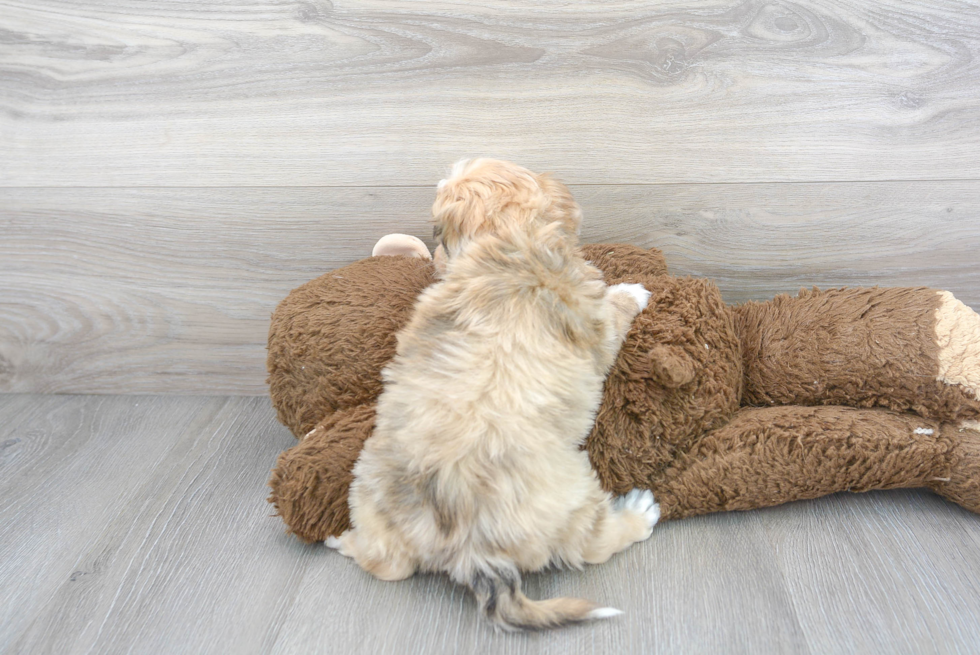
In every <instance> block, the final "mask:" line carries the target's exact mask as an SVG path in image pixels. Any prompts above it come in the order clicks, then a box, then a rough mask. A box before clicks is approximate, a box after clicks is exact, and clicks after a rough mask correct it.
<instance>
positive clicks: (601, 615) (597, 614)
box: [585, 607, 623, 621]
mask: <svg viewBox="0 0 980 655" xmlns="http://www.w3.org/2000/svg"><path fill="white" fill-rule="evenodd" d="M622 613H623V610H618V609H616V608H615V607H597V608H595V609H594V610H592V611H591V612H589V613H588V614H586V615H585V618H586V620H588V621H597V620H599V619H611V618H612V617H614V616H619V615H621V614H622Z"/></svg>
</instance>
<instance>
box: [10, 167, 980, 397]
mask: <svg viewBox="0 0 980 655" xmlns="http://www.w3.org/2000/svg"><path fill="white" fill-rule="evenodd" d="M573 191H574V192H575V194H576V195H577V197H578V198H579V199H580V201H581V203H582V205H583V207H584V209H585V212H586V223H585V226H584V229H583V240H584V241H586V242H615V241H620V242H628V243H635V244H638V245H643V246H646V247H658V248H661V249H662V250H663V251H664V252H665V254H666V256H667V261H668V264H669V265H670V266H671V269H672V271H673V272H674V273H675V274H678V275H696V276H703V277H709V278H713V279H715V280H716V281H717V282H718V284H719V286H720V288H721V289H722V293H723V294H724V296H725V298H726V300H727V301H728V302H733V303H734V302H742V301H745V300H748V299H766V298H770V297H772V295H774V294H775V293H778V292H791V293H795V291H796V290H798V289H799V288H800V287H809V286H811V285H814V284H816V285H820V286H824V287H826V286H839V285H851V286H861V285H868V286H869V285H873V284H877V285H882V286H888V285H896V286H901V285H920V284H924V285H929V286H933V287H937V288H946V289H950V290H951V291H953V293H954V294H956V295H957V296H958V297H959V298H960V299H961V300H963V301H964V302H966V303H967V304H969V305H971V306H972V307H974V308H977V309H980V262H978V260H977V257H976V253H977V252H980V182H915V183H910V182H876V183H835V184H824V183H819V184H759V185H754V184H750V185H742V184H738V185H723V184H722V185H702V184H695V185H653V186H631V185H619V186H576V187H573ZM433 195H434V191H433V189H432V188H380V187H367V188H339V189H334V188H327V189H322V188H247V189H222V188H215V189H196V188H184V189H151V188H140V189H101V188H96V189H4V190H0V206H2V207H3V208H4V210H3V212H0V233H2V234H3V235H4V238H3V239H0V279H3V281H4V283H3V285H0V391H8V392H9V391H15V392H58V393H79V392H85V393H229V394H255V395H262V394H265V393H266V386H265V382H264V380H265V343H266V335H267V332H268V320H269V316H270V315H271V313H272V311H273V309H274V308H275V306H276V304H277V303H278V302H279V301H280V300H281V299H282V298H283V297H285V296H286V294H287V293H288V292H289V290H290V289H292V288H295V287H296V286H299V285H300V284H302V283H303V282H305V281H307V280H309V279H311V278H314V277H316V276H318V275H321V274H322V273H324V272H326V271H328V270H330V269H332V268H336V267H339V266H342V265H345V264H347V263H350V262H351V261H354V260H356V259H360V258H362V257H365V256H367V255H368V254H370V250H371V247H372V245H373V244H374V242H375V241H376V240H377V238H378V237H380V236H381V235H383V234H386V233H388V232H395V231H401V232H408V233H414V234H418V235H419V236H422V237H425V238H426V239H428V237H429V235H431V228H430V227H429V225H428V215H429V206H430V204H431V201H432V198H433ZM430 245H431V244H430Z"/></svg>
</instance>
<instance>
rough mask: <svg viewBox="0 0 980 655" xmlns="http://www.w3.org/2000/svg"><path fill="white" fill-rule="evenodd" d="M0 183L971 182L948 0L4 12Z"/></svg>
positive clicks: (973, 37) (12, 7) (968, 81)
mask: <svg viewBox="0 0 980 655" xmlns="http://www.w3.org/2000/svg"><path fill="white" fill-rule="evenodd" d="M0 15H2V16H3V17H4V18H3V44H4V47H3V49H2V51H0V151H2V152H3V153H4V156H3V157H2V158H0V184H3V185H6V186H65V185H72V186H106V185H115V186H132V185H165V186H195V185H334V186H337V185H339V186H344V185H405V184H431V183H433V182H435V181H436V180H438V179H439V178H440V177H441V176H442V174H443V173H444V171H445V170H446V167H447V165H448V164H449V163H450V162H452V161H454V160H455V159H457V158H459V157H461V156H476V155H491V156H497V157H502V158H506V159H513V160H516V161H519V162H521V163H524V164H525V165H527V166H529V167H531V168H540V169H556V170H557V171H558V172H559V173H561V174H562V175H564V176H565V177H566V178H568V179H569V181H572V182H576V183H660V182H721V181H728V182H766V181H816V180H820V181H834V180H891V179H964V178H968V179H977V178H978V177H980V157H978V156H977V153H978V152H980V131H977V130H975V129H971V127H972V126H973V125H976V124H977V123H978V122H980V94H978V93H977V91H976V89H977V88H978V87H980V68H978V67H977V66H975V65H974V62H976V61H977V60H978V59H980V12H978V11H977V10H976V4H975V3H973V2H961V1H959V0H925V1H919V0H860V1H855V2H847V3H844V2H822V1H820V0H799V1H798V2H795V3H792V4H758V3H744V2H741V1H740V0H711V2H708V3H704V2H694V1H693V0H675V1H672V2H662V1H660V0H645V1H644V2H633V3H607V2H601V3H600V2H595V3H572V4H567V3H566V4H562V5H556V4H554V3H542V4H537V5H528V3H525V2H519V1H518V0H496V1H494V2H490V3H481V4H480V5H479V6H477V5H474V4H473V3H466V2H456V1H451V0H446V1H442V2H425V3H403V2H395V1H393V0H359V1H358V2H350V1H345V0H338V1H337V2H333V3H330V2H323V1H321V0H312V1H309V2H300V3H297V2H293V1H292V0H233V1H232V0H223V1H220V2H208V3H204V4H201V3H197V4H188V3H175V2H165V3H145V2H137V1H136V0H101V1H100V2H97V3H94V2H90V3H84V4H80V3H75V2H69V1H67V0H41V1H39V0H2V1H0Z"/></svg>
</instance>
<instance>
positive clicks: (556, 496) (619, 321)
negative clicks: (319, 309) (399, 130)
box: [327, 159, 660, 630]
mask: <svg viewBox="0 0 980 655" xmlns="http://www.w3.org/2000/svg"><path fill="white" fill-rule="evenodd" d="M433 215H434V220H435V232H436V235H437V236H438V238H439V240H440V242H441V247H442V248H443V249H444V253H443V254H444V255H445V257H444V258H443V260H442V261H443V264H442V267H443V268H444V270H443V272H442V278H441V280H440V281H438V282H437V283H435V284H433V285H432V286H430V287H429V288H428V289H426V290H425V291H424V292H423V293H422V295H421V296H420V297H419V299H418V301H417V304H416V305H415V308H414V313H413V316H412V319H411V321H410V322H409V324H408V325H407V326H406V327H405V328H404V329H403V330H402V331H401V332H400V333H399V334H398V348H397V354H396V356H395V358H394V360H393V361H392V362H391V364H390V365H389V366H388V367H387V368H385V370H384V371H383V374H382V375H383V379H384V391H383V392H382V394H381V397H380V398H379V400H378V409H377V420H376V425H375V430H374V435H373V436H372V437H371V438H370V439H368V440H367V442H366V443H365V445H364V450H363V452H362V453H361V456H360V459H359V460H358V461H357V464H356V466H355V468H354V482H353V484H352V485H351V489H350V508H351V523H352V526H353V527H352V528H351V530H349V531H347V532H345V533H344V534H343V535H341V537H340V538H339V539H336V538H331V539H330V540H328V542H327V543H328V545H329V546H331V547H333V548H338V549H339V550H340V552H341V553H343V554H344V555H348V556H350V557H353V558H354V559H355V560H357V563H358V564H359V565H360V566H361V567H362V568H363V569H364V570H366V571H368V572H370V573H372V574H374V575H375V576H377V577H378V578H381V579H382V580H401V579H404V578H407V577H409V576H411V575H412V574H413V573H414V572H415V571H418V570H422V571H440V572H445V573H448V574H449V575H450V576H451V577H452V579H453V580H455V581H456V582H458V583H460V584H465V585H468V586H469V587H470V588H471V589H472V590H473V592H474V594H475V595H476V597H477V599H478V600H479V603H480V607H481V609H482V610H483V612H484V613H485V614H486V616H487V617H488V618H489V619H490V620H491V621H493V622H494V624H495V625H496V626H497V627H499V628H503V629H505V630H519V629H522V628H546V627H555V626H560V625H563V624H566V623H570V622H575V621H583V620H589V619H598V618H606V617H609V616H614V615H616V614H619V613H620V612H619V610H615V609H612V608H603V607H598V606H597V605H595V604H594V603H591V602H589V601H586V600H581V599H575V598H558V599H553V600H545V601H532V600H529V599H528V598H527V597H526V596H524V594H523V593H521V577H520V571H522V570H523V571H537V570H540V569H542V568H544V567H546V566H548V565H567V566H573V567H576V568H581V567H582V565H583V564H585V563H590V564H598V563H600V562H605V561H606V560H607V559H609V557H611V556H612V555H613V553H616V552H618V551H620V550H623V549H624V548H626V547H627V546H629V545H630V544H631V543H633V542H635V541H640V540H643V539H646V538H647V537H649V536H650V534H651V532H652V529H653V526H654V524H655V523H656V522H657V519H658V518H659V516H660V511H659V507H658V506H657V505H656V504H655V503H654V500H653V496H652V494H651V493H650V492H649V491H644V492H640V491H636V490H634V491H633V492H630V494H628V495H627V496H625V497H623V498H620V499H618V500H616V501H614V500H613V499H612V498H611V497H610V496H609V494H608V493H606V492H604V491H603V490H602V489H601V488H600V487H599V482H598V480H597V478H596V476H595V474H594V473H593V471H592V468H591V466H590V465H589V459H588V456H587V454H586V453H585V452H584V451H583V450H581V449H580V446H581V445H582V443H583V441H584V440H585V438H586V436H587V435H588V434H589V431H590V430H591V429H592V425H593V421H594V418H595V413H596V410H597V409H598V407H599V402H600V399H601V396H602V386H603V382H604V379H605V376H606V374H607V372H608V371H609V368H610V367H611V366H612V364H613V362H614V360H615V358H616V355H617V352H618V350H619V347H620V344H621V342H622V340H623V338H624V337H625V335H626V332H627V331H628V330H629V327H630V323H631V322H632V320H633V318H634V317H635V316H636V314H637V313H638V312H640V311H641V310H642V309H643V308H644V307H645V306H646V303H647V300H648V298H649V295H650V294H649V292H647V291H646V290H645V289H643V287H642V286H640V285H616V286H613V287H607V286H606V285H605V284H604V283H603V282H602V274H601V272H600V271H599V270H598V269H596V268H595V267H593V266H592V265H590V264H589V263H588V262H586V261H584V259H583V258H582V256H581V254H580V252H579V250H578V248H577V240H578V238H577V234H578V230H579V224H580V222H581V211H580V209H579V207H578V205H577V204H576V202H575V201H574V200H573V198H572V196H571V194H570V192H569V190H568V189H567V188H566V187H565V186H564V185H563V184H561V183H559V182H557V181H556V180H554V179H552V178H550V177H547V176H544V175H535V174H534V173H531V172H530V171H528V170H526V169H524V168H521V167H519V166H515V165H513V164H509V163H505V162H501V161H495V160H489V159H477V160H472V161H462V162H459V163H458V164H456V165H455V166H454V168H453V171H452V175H451V176H450V178H449V179H447V180H443V181H442V182H440V183H439V188H438V192H437V198H436V201H435V204H434V206H433Z"/></svg>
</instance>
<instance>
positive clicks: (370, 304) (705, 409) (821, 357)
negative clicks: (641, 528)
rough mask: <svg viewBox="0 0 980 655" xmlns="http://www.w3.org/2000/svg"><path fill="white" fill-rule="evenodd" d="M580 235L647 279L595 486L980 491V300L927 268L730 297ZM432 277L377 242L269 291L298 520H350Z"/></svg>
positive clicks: (697, 501) (329, 524)
mask: <svg viewBox="0 0 980 655" xmlns="http://www.w3.org/2000/svg"><path fill="white" fill-rule="evenodd" d="M583 252H584V254H585V256H586V258H587V259H589V260H590V261H592V262H593V263H594V264H596V266H598V267H599V268H600V269H602V270H603V272H604V274H605V277H606V280H607V282H608V283H610V284H615V283H620V282H632V283H641V284H643V285H644V286H645V287H646V288H647V289H648V290H649V291H651V293H652V296H651V299H650V302H649V304H648V306H647V308H646V309H645V310H644V311H643V312H642V313H641V314H640V315H639V316H638V317H637V318H636V320H635V323H634V325H633V328H632V329H631V331H630V333H629V334H628V335H627V338H626V341H625V343H624V344H623V348H622V351H621V353H620V356H619V359H618V361H617V363H616V365H615V366H614V368H613V370H612V371H611V373H610V375H609V377H608V378H607V381H606V387H605V391H604V397H603V403H602V406H601V407H600V410H599V412H598V415H597V418H596V425H595V428H594V430H593V432H592V434H591V435H590V436H589V438H588V439H587V441H586V444H585V448H587V449H588V452H589V457H590V460H591V462H592V464H593V467H594V469H595V471H596V474H597V475H598V477H599V479H600V481H601V482H602V484H603V486H604V487H605V488H606V489H608V490H610V491H613V492H616V493H623V492H626V491H628V490H630V489H632V488H634V487H643V488H649V489H652V490H653V492H654V495H655V496H656V497H657V499H658V500H659V502H660V504H661V510H662V512H663V517H664V518H666V519H672V518H681V517H685V516H692V515H695V514H701V513H705V512H714V511H722V510H731V509H751V508H754V507H763V506H767V505H775V504H778V503H783V502H787V501H790V500H796V499H802V498H813V497H816V496H820V495H824V494H828V493H833V492H837V491H843V490H851V491H866V490H870V489H884V488H892V487H928V488H931V489H933V490H935V491H936V492H938V493H940V494H942V495H943V496H945V497H946V498H948V499H950V500H952V501H954V502H957V503H959V504H961V505H963V506H964V507H967V508H968V509H971V510H972V511H980V432H977V431H974V430H972V429H964V427H965V426H971V425H972V426H973V427H980V423H969V422H971V421H972V422H977V421H980V399H978V395H980V394H978V391H980V388H976V387H972V386H970V384H971V383H970V381H971V380H980V317H978V316H977V315H976V314H975V313H973V312H972V311H970V310H969V308H966V307H965V306H962V305H956V304H955V299H953V300H950V299H949V298H947V299H946V300H945V301H941V300H940V297H941V295H942V294H940V292H937V291H935V290H931V289H925V288H914V289H877V288H875V289H836V290H831V291H818V290H813V291H803V292H801V293H800V295H799V296H797V297H795V298H793V297H789V296H779V297H777V298H775V299H773V300H772V301H769V302H764V303H747V304H745V305H741V306H738V307H730V306H727V305H725V303H724V302H723V301H722V298H721V294H720V293H719V291H718V289H717V288H716V287H715V285H713V284H712V283H711V282H709V281H707V280H701V279H692V278H676V277H671V276H669V275H667V268H666V264H665V262H664V259H663V256H662V255H661V253H660V252H659V251H656V250H643V249H640V248H636V247H635V246H628V245H621V244H611V245H610V244H599V245H592V246H586V247H584V248H583ZM433 279H434V278H433V270H432V267H431V264H429V263H428V262H427V261H425V260H421V259H408V258H405V257H372V258H370V259H366V260H362V261H360V262H356V263H354V264H352V265H350V266H347V267H344V268H341V269H338V270H336V271H332V272H331V273H327V274H326V275H323V276H321V277H319V278H317V279H316V280H313V281H311V282H309V283H307V284H305V285H303V286H301V287H299V288H298V289H296V290H295V291H293V292H292V293H291V294H290V295H289V297H287V298H286V299H285V300H284V301H283V302H282V303H281V304H280V305H279V307H278V308H277V309H276V312H275V314H274V315H273V320H272V326H271V328H270V332H269V358H268V365H269V384H270V392H271V394H272V399H273V404H274V405H275V407H276V409H277V411H278V413H279V418H280V420H281V421H282V422H283V423H284V424H285V425H287V426H288V427H289V429H290V430H292V432H293V433H294V434H295V435H296V436H297V437H301V438H302V441H301V442H300V443H299V444H298V445H296V446H295V447H293V448H291V449H289V450H287V451H286V452H284V453H283V454H282V455H281V456H280V457H279V460H278V462H277V465H276V468H275V469H274V470H273V473H272V479H271V480H270V486H271V487H272V495H271V497H270V502H273V503H274V504H275V506H276V508H277V510H278V512H279V514H280V515H281V516H282V518H283V520H284V521H285V522H286V525H287V527H288V529H289V530H290V531H291V532H293V533H294V534H296V535H297V536H299V537H300V538H302V539H304V540H307V541H318V540H322V539H324V538H325V537H327V536H329V535H336V534H339V533H340V532H342V531H343V530H344V529H346V528H347V527H348V525H349V516H348V508H347V490H348V487H349V485H350V481H351V469H352V468H353V465H354V462H355V461H356V459H357V456H358V455H359V453H360V450H361V446H362V444H363V443H364V441H365V440H366V439H367V438H369V437H370V435H371V430H372V429H373V423H374V403H375V401H376V399H377V397H378V395H379V394H380V391H381V377H380V373H381V369H382V368H383V367H384V365H385V364H386V363H387V362H388V361H389V360H390V359H391V357H392V356H393V355H394V350H395V334H396V332H397V331H398V330H399V329H400V328H401V327H402V326H403V325H404V324H405V323H406V322H407V321H408V318H409V315H410V313H411V309H412V306H413V304H414V301H415V298H416V296H417V295H418V294H419V293H420V292H421V291H422V289H424V288H425V287H426V286H427V285H428V284H430V283H431V282H432V281H433ZM945 295H946V296H948V294H945ZM943 302H945V303H946V304H943ZM951 302H952V303H954V304H950V303H951ZM940 314H942V316H943V317H944V318H943V320H944V321H945V323H944V324H943V328H942V330H941V331H942V335H941V336H938V337H937V330H939V328H937V322H938V321H939V318H938V317H939V316H940ZM963 322H965V324H963ZM957 340H959V342H956V341H957ZM940 341H942V342H943V343H940ZM940 361H942V366H943V368H942V369H941V366H940ZM977 387H980V385H977ZM964 421H966V422H967V423H965V424H964V423H963V422H964Z"/></svg>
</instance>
